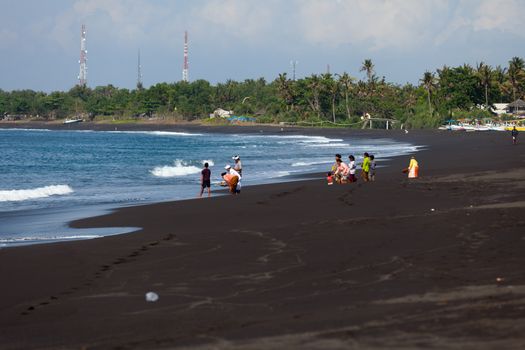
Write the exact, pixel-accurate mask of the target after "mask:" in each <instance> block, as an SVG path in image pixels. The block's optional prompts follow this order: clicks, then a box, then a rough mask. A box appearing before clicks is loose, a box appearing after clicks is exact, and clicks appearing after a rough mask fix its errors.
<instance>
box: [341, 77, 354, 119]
mask: <svg viewBox="0 0 525 350" xmlns="http://www.w3.org/2000/svg"><path fill="white" fill-rule="evenodd" d="M338 77H339V84H340V85H341V90H342V92H343V94H344V97H345V108H346V116H347V117H348V119H350V117H351V115H350V106H349V104H348V93H349V92H350V90H351V89H352V82H353V81H354V80H355V79H354V78H352V77H351V76H350V75H349V74H348V73H347V72H344V73H343V74H342V75H338Z"/></svg>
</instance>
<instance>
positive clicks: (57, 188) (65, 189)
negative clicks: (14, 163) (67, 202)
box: [0, 185, 73, 202]
mask: <svg viewBox="0 0 525 350" xmlns="http://www.w3.org/2000/svg"><path fill="white" fill-rule="evenodd" d="M70 193H73V189H72V188H71V187H69V186H68V185H52V186H45V187H38V188H33V189H28V190H3V191H0V202H19V201H25V200H29V199H39V198H46V197H50V196H59V195H66V194H70Z"/></svg>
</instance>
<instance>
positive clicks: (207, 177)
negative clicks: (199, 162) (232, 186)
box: [199, 163, 211, 197]
mask: <svg viewBox="0 0 525 350" xmlns="http://www.w3.org/2000/svg"><path fill="white" fill-rule="evenodd" d="M208 167H209V164H208V163H204V169H202V171H201V193H200V194H199V197H202V194H203V193H204V189H205V188H208V197H210V196H211V170H210V169H208Z"/></svg>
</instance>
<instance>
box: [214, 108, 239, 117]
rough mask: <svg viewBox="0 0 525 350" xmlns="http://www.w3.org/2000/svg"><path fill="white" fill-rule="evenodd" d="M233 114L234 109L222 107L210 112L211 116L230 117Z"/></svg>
mask: <svg viewBox="0 0 525 350" xmlns="http://www.w3.org/2000/svg"><path fill="white" fill-rule="evenodd" d="M232 115H233V111H227V110H224V109H222V108H217V109H216V110H214V111H213V113H212V114H210V118H229V117H231V116H232Z"/></svg>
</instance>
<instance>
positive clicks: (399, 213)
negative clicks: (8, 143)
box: [0, 126, 525, 349]
mask: <svg viewBox="0 0 525 350" xmlns="http://www.w3.org/2000/svg"><path fill="white" fill-rule="evenodd" d="M137 128H139V126H137ZM167 128H171V127H167ZM173 128H175V127H173ZM181 128H183V129H184V130H197V129H198V128H197V127H195V129H193V127H192V126H190V127H189V128H188V127H181ZM258 128H259V127H257V126H254V127H250V128H246V129H244V128H243V129H242V131H243V132H246V131H248V132H260V130H261V129H258ZM158 129H159V128H158V127H157V128H156V130H158ZM170 130H171V129H170ZM202 130H207V129H206V128H205V129H202ZM215 130H217V132H226V130H229V131H230V132H239V130H238V129H236V128H226V127H224V128H222V130H219V129H215ZM265 130H266V129H265ZM268 130H270V129H268ZM273 130H274V131H275V132H289V133H294V132H297V133H303V134H304V133H310V134H323V135H324V134H326V135H350V134H351V133H355V134H356V135H367V136H372V137H374V136H377V137H391V138H395V139H398V140H403V141H409V142H412V143H414V144H418V145H426V146H427V147H426V148H425V149H424V150H422V151H420V152H419V153H418V154H417V159H418V161H419V163H420V166H421V171H420V172H421V177H420V178H419V179H417V180H412V181H408V179H406V175H404V174H402V173H401V169H402V168H405V167H406V166H407V165H408V161H409V158H408V157H404V158H396V159H393V160H391V161H390V162H389V163H388V164H387V165H388V167H387V168H381V169H379V170H378V174H377V181H376V182H374V183H362V182H358V183H356V184H348V185H340V186H339V185H334V186H327V185H326V182H325V180H324V179H323V178H322V174H319V179H313V180H309V181H297V182H292V183H284V184H276V185H263V186H253V187H246V188H244V189H243V193H242V194H241V195H240V196H223V197H217V198H213V199H211V200H209V199H200V200H199V199H197V200H189V201H180V202H170V203H160V204H153V205H147V206H138V207H130V208H124V209H119V210H118V211H116V212H114V213H112V214H109V215H105V216H101V217H96V218H89V219H85V220H80V221H77V222H74V223H72V226H74V227H110V226H117V227H118V226H126V227H142V228H143V229H142V230H141V231H139V232H137V233H132V234H127V235H121V236H112V237H105V238H101V239H96V240H89V241H80V242H68V243H56V244H49V245H35V246H29V247H15V248H10V249H1V250H0V273H1V275H2V277H3V278H2V288H1V289H0V348H2V349H56V348H60V349H172V348H179V347H181V348H191V349H348V348H366V349H392V348H402V349H411V348H431V349H432V348H434V349H443V348H450V349H481V348H483V349H492V348H502V349H521V348H524V347H525V270H524V266H525V254H524V252H525V215H524V214H525V200H524V194H525V156H524V149H525V148H524V147H525V146H524V145H523V144H518V145H517V146H513V145H511V141H510V135H509V134H508V133H503V132H490V133H489V132H487V133H450V132H437V131H410V132H409V133H408V134H405V133H404V132H400V131H389V132H387V131H377V130H371V131H370V130H364V131H362V130H361V131H360V130H357V131H348V130H343V129H333V130H315V129H296V128H285V129H283V130H282V131H281V130H280V128H277V129H273ZM149 291H154V292H156V293H157V294H158V295H159V297H160V299H159V300H158V301H157V302H146V301H145V298H144V296H145V293H146V292H149Z"/></svg>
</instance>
